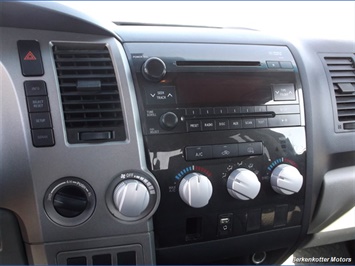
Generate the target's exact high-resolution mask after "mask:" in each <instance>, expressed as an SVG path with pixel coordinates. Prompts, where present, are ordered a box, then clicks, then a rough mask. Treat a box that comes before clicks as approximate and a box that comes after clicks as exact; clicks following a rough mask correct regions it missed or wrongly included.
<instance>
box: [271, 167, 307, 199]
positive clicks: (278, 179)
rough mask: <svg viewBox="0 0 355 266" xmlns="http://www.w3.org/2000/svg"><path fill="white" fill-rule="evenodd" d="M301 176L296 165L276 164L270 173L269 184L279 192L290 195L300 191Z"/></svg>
mask: <svg viewBox="0 0 355 266" xmlns="http://www.w3.org/2000/svg"><path fill="white" fill-rule="evenodd" d="M302 184H303V176H302V175H301V174H300V172H299V171H298V170H297V168H296V167H293V166H292V165H288V164H280V165H278V166H277V167H276V168H275V169H274V170H273V171H272V173H271V186H272V188H273V189H274V190H275V191H276V192H277V193H279V194H282V195H292V194H294V193H297V192H299V191H300V189H301V187H302Z"/></svg>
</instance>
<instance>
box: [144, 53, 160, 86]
mask: <svg viewBox="0 0 355 266" xmlns="http://www.w3.org/2000/svg"><path fill="white" fill-rule="evenodd" d="M142 74H143V76H144V77H145V78H146V79H147V80H149V81H154V82H159V81H160V80H162V78H163V77H164V76H165V74H166V65H165V63H164V61H163V60H161V59H160V58H158V57H151V58H148V59H147V60H146V61H145V62H144V64H143V66H142Z"/></svg>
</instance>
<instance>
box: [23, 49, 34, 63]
mask: <svg viewBox="0 0 355 266" xmlns="http://www.w3.org/2000/svg"><path fill="white" fill-rule="evenodd" d="M23 60H26V61H35V60H37V58H36V57H35V55H34V54H33V53H32V52H31V51H29V52H28V53H27V54H26V56H25V58H24V59H23Z"/></svg>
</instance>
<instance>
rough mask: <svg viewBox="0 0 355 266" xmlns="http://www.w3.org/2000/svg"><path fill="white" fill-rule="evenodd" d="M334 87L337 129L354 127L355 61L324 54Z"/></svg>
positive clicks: (351, 58)
mask: <svg viewBox="0 0 355 266" xmlns="http://www.w3.org/2000/svg"><path fill="white" fill-rule="evenodd" d="M324 60H325V63H326V64H327V67H328V70H329V73H330V77H331V80H332V83H333V87H334V94H335V100H336V106H337V117H338V125H337V128H336V129H337V131H343V130H346V131H347V130H354V129H355V63H354V59H353V56H352V55H349V57H347V56H345V57H338V56H325V57H324Z"/></svg>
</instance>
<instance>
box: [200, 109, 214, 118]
mask: <svg viewBox="0 0 355 266" xmlns="http://www.w3.org/2000/svg"><path fill="white" fill-rule="evenodd" d="M201 115H206V116H209V115H213V108H212V107H205V108H201Z"/></svg>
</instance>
